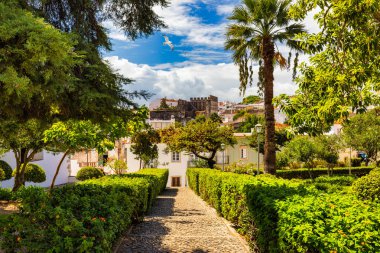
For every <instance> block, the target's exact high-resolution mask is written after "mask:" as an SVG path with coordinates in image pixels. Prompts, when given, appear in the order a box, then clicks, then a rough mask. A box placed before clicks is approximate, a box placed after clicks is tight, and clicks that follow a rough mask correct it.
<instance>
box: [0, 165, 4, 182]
mask: <svg viewBox="0 0 380 253" xmlns="http://www.w3.org/2000/svg"><path fill="white" fill-rule="evenodd" d="M4 179H5V172H4V170H3V169H2V168H0V181H3V180H4Z"/></svg>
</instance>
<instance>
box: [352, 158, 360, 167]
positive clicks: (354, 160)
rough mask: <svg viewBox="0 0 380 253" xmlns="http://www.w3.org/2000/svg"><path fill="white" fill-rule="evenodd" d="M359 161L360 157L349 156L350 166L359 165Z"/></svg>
mask: <svg viewBox="0 0 380 253" xmlns="http://www.w3.org/2000/svg"><path fill="white" fill-rule="evenodd" d="M361 163H362V159H361V158H351V166H352V167H360V165H361Z"/></svg>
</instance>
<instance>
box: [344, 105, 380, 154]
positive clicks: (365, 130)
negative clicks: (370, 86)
mask: <svg viewBox="0 0 380 253" xmlns="http://www.w3.org/2000/svg"><path fill="white" fill-rule="evenodd" d="M343 137H344V140H345V142H346V143H347V145H349V146H350V147H352V148H354V149H356V150H358V151H364V152H365V153H366V154H367V155H368V158H370V159H372V160H374V161H376V160H377V153H378V152H379V151H380V109H374V110H371V111H369V112H367V113H363V114H357V115H355V116H353V117H350V118H349V119H348V121H347V122H345V124H344V125H343Z"/></svg>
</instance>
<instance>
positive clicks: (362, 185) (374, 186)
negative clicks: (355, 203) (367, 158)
mask: <svg viewBox="0 0 380 253" xmlns="http://www.w3.org/2000/svg"><path fill="white" fill-rule="evenodd" d="M352 188H353V190H354V192H355V193H356V195H357V196H358V197H360V198H362V199H372V200H374V199H377V200H380V169H374V170H372V171H371V172H370V173H369V174H368V175H366V176H364V177H361V178H359V179H358V180H356V181H355V183H354V184H353V187H352Z"/></svg>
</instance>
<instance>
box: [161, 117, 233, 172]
mask: <svg viewBox="0 0 380 253" xmlns="http://www.w3.org/2000/svg"><path fill="white" fill-rule="evenodd" d="M161 138H162V142H163V143H166V144H167V145H168V148H169V150H171V151H175V152H182V151H185V152H187V153H189V154H193V155H195V156H196V157H198V158H200V159H203V160H205V161H207V163H208V166H209V168H213V167H214V165H215V163H216V162H215V160H214V159H215V155H216V153H217V151H218V150H220V149H221V144H222V143H224V144H225V145H226V146H231V145H234V144H235V143H236V139H235V137H234V135H233V130H232V129H231V128H230V127H226V126H220V123H219V122H215V121H213V120H212V119H211V118H205V117H199V118H197V119H195V120H192V121H189V122H188V123H187V124H186V126H177V127H174V126H170V127H169V128H166V129H163V130H162V131H161Z"/></svg>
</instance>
